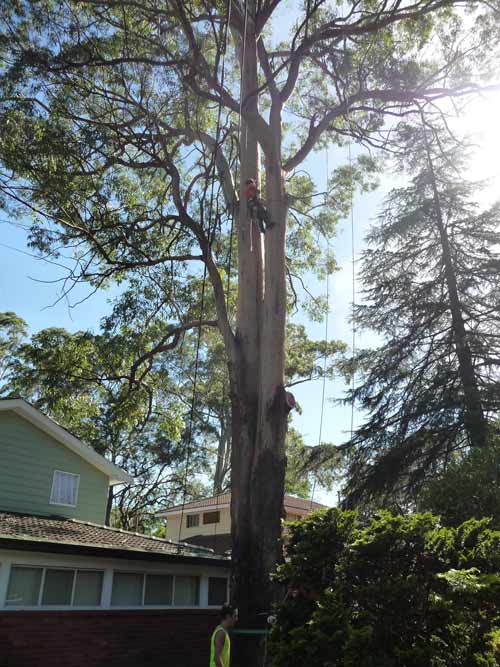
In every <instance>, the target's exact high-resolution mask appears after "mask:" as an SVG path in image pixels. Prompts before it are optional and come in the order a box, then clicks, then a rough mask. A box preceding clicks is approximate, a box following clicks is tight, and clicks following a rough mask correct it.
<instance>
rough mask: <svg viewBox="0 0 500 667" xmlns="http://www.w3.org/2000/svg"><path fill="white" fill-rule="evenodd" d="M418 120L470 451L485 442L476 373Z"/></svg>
mask: <svg viewBox="0 0 500 667" xmlns="http://www.w3.org/2000/svg"><path fill="white" fill-rule="evenodd" d="M421 117H422V126H423V132H424V143H425V149H426V153H427V162H428V166H429V174H430V178H431V184H432V192H433V198H434V210H435V214H436V224H437V228H438V232H439V238H440V241H441V249H442V253H443V264H444V270H445V278H446V285H447V288H448V299H449V302H450V312H451V320H452V328H453V338H454V343H455V350H456V354H457V359H458V366H459V373H460V379H461V382H462V388H463V392H464V403H465V405H464V422H465V429H466V431H467V435H468V438H469V441H470V444H471V445H472V446H474V447H481V446H483V445H484V444H485V441H486V432H487V425H486V420H485V418H484V413H483V408H482V403H481V395H480V392H479V386H478V383H477V377H476V372H475V369H474V362H473V360H472V353H471V349H470V346H469V343H468V339H467V332H466V330H465V324H464V318H463V311H462V305H461V303H460V296H459V293H458V286H457V277H456V272H455V266H454V263H453V257H452V252H451V247H450V240H449V237H448V231H447V229H446V225H445V222H444V218H443V210H442V207H441V198H440V196H439V188H438V185H437V180H436V174H435V172H434V164H433V161H432V155H431V151H430V146H429V141H428V138H427V129H426V125H425V118H424V114H423V113H421Z"/></svg>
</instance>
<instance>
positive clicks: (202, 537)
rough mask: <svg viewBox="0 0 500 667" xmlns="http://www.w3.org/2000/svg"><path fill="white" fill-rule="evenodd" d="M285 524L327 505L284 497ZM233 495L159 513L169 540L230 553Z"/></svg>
mask: <svg viewBox="0 0 500 667" xmlns="http://www.w3.org/2000/svg"><path fill="white" fill-rule="evenodd" d="M283 504H284V510H285V520H286V521H298V520H299V519H303V518H304V517H306V516H308V515H309V514H311V512H314V511H315V510H319V509H326V505H320V504H319V503H315V502H312V501H311V500H305V499H304V498H296V497H295V496H289V495H285V498H284V501H283ZM230 506H231V494H230V493H223V494H221V495H218V496H212V497H210V498H204V499H203V500H197V501H194V502H190V503H185V504H184V505H178V506H176V507H170V508H167V509H165V510H161V511H160V512H157V513H156V516H157V517H158V518H162V519H166V533H165V536H166V537H167V539H171V540H179V541H182V542H189V543H190V544H197V545H199V546H205V547H210V548H212V549H214V551H216V552H217V553H225V552H227V551H229V550H230V549H231V507H230Z"/></svg>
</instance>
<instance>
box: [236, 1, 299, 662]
mask: <svg viewBox="0 0 500 667" xmlns="http://www.w3.org/2000/svg"><path fill="white" fill-rule="evenodd" d="M247 9H248V22H247V31H246V38H245V39H244V48H242V58H241V63H242V64H241V66H242V73H243V74H242V91H241V94H242V100H243V117H245V115H248V114H250V115H254V114H255V115H257V114H258V97H257V94H256V92H257V89H258V80H257V36H256V34H255V26H254V22H253V20H252V17H253V16H255V2H254V1H251V0H249V1H248V2H247ZM273 131H274V132H275V135H274V140H275V141H276V145H275V146H269V145H268V144H267V143H266V141H263V138H262V137H257V136H256V135H255V133H254V132H252V131H251V129H250V128H249V127H248V125H247V123H246V122H245V121H244V120H243V122H242V124H241V136H240V146H241V182H240V207H239V216H238V258H239V281H238V313H237V327H236V346H237V359H236V363H234V364H233V367H232V369H231V370H232V373H231V404H232V452H231V463H232V485H231V486H232V493H231V525H232V573H233V574H232V600H233V603H234V604H235V605H237V606H238V609H239V613H240V622H239V628H240V629H245V630H248V629H254V630H255V629H265V627H266V618H267V616H268V614H269V612H270V611H271V609H272V606H273V602H274V601H275V599H276V590H275V586H274V585H273V583H272V581H271V580H270V576H269V575H270V573H271V572H273V570H274V569H275V567H276V564H277V562H278V561H279V560H280V559H281V558H282V549H281V518H282V514H283V509H282V508H283V491H284V477H285V455H284V449H285V444H284V443H285V432H286V423H287V409H286V403H285V390H284V386H283V382H284V339H285V314H286V284H285V225H286V202H285V197H284V186H283V175H282V170H281V162H280V152H279V148H280V143H281V142H280V136H281V127H280V120H279V117H277V122H276V123H275V124H274V127H273ZM259 140H260V142H261V147H262V149H263V151H264V155H265V162H266V190H267V207H268V210H269V212H270V216H271V219H272V221H273V222H274V223H275V225H274V227H273V228H272V229H269V230H268V232H267V233H266V235H265V237H264V235H262V234H261V233H260V232H259V230H258V227H257V225H255V224H254V223H253V222H252V221H251V220H249V217H248V214H247V213H248V212H247V209H246V201H245V198H244V194H243V190H244V183H245V181H246V179H247V178H255V179H257V180H258V181H259V179H260V160H259V143H258V141H259ZM264 245H265V264H264V252H263V250H264V248H263V246H264ZM263 644H264V636H263V635H259V634H246V635H238V634H237V635H235V642H234V665H235V667H257V665H259V667H260V665H262V661H263Z"/></svg>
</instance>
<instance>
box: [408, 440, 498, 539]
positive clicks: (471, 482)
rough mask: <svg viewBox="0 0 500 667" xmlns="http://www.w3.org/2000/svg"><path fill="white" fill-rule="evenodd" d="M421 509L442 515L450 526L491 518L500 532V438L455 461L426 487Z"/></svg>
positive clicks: (420, 499) (421, 500)
mask: <svg viewBox="0 0 500 667" xmlns="http://www.w3.org/2000/svg"><path fill="white" fill-rule="evenodd" d="M419 507H420V508H421V509H423V510H427V511H431V512H434V514H438V515H440V516H441V519H442V521H443V522H444V523H445V524H446V525H450V526H458V525H459V524H460V523H463V522H464V521H466V520H467V519H470V518H472V517H474V518H476V519H479V518H481V517H489V518H490V519H491V522H492V525H494V526H495V527H496V528H498V529H500V439H499V438H498V437H495V438H494V439H492V441H490V442H489V443H488V445H487V446H486V447H484V448H482V449H473V450H472V451H470V452H468V453H467V454H466V456H462V457H457V458H456V459H454V460H452V461H451V462H450V463H449V464H448V465H447V466H446V468H445V469H444V470H443V472H442V473H441V474H439V475H437V476H436V477H435V478H434V479H432V480H430V481H429V482H428V483H427V484H426V486H425V487H424V489H423V492H422V494H421V497H420V498H419Z"/></svg>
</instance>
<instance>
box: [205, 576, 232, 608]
mask: <svg viewBox="0 0 500 667" xmlns="http://www.w3.org/2000/svg"><path fill="white" fill-rule="evenodd" d="M227 592H228V591H227V579H226V577H209V579H208V604H209V606H211V607H221V606H222V605H223V604H226V602H227V597H228V596H227Z"/></svg>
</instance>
